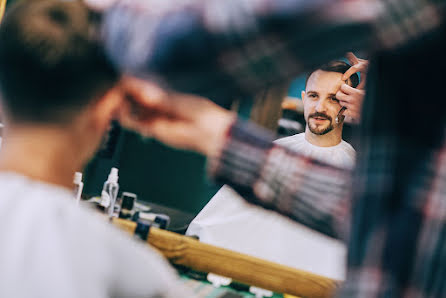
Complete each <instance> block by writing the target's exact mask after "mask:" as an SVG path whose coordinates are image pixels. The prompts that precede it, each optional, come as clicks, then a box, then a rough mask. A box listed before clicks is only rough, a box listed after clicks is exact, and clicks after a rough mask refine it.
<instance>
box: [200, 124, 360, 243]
mask: <svg viewBox="0 0 446 298" xmlns="http://www.w3.org/2000/svg"><path fill="white" fill-rule="evenodd" d="M272 140H273V136H272V134H271V133H269V132H267V131H266V130H263V129H261V128H259V127H257V126H255V125H254V124H252V123H245V122H243V121H240V120H239V121H238V122H236V123H235V124H234V125H233V126H232V127H231V129H230V132H229V136H228V138H227V144H226V145H225V146H224V149H223V150H222V152H221V154H220V156H218V157H217V158H214V159H211V160H210V161H209V172H210V174H211V175H212V176H213V177H214V178H215V179H217V180H218V181H221V182H223V183H228V184H230V185H231V187H233V188H234V189H236V190H237V191H238V192H239V193H240V194H241V195H242V196H243V197H244V198H245V199H247V200H248V201H251V202H253V203H255V204H258V205H262V206H263V207H265V208H269V209H273V210H276V211H278V212H280V213H282V214H285V215H287V216H289V217H291V218H292V219H294V220H296V221H298V222H300V223H303V224H304V225H306V226H309V227H311V228H313V229H315V230H317V231H319V232H322V233H324V234H326V235H328V236H331V237H335V238H340V239H343V238H344V237H345V233H346V228H347V225H346V223H347V222H348V220H349V214H350V196H349V189H351V188H350V185H349V184H350V181H351V173H350V172H349V171H347V170H342V169H338V168H335V167H331V166H327V165H325V164H322V163H319V162H318V161H316V160H313V159H310V158H306V157H303V156H301V155H300V154H299V153H297V152H293V151H289V150H288V149H286V148H285V147H282V146H279V145H276V144H274V143H272Z"/></svg>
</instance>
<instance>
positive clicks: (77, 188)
mask: <svg viewBox="0 0 446 298" xmlns="http://www.w3.org/2000/svg"><path fill="white" fill-rule="evenodd" d="M73 184H74V198H75V199H76V204H79V202H80V200H81V195H82V190H83V189H84V183H83V182H82V173H80V172H76V173H74V180H73Z"/></svg>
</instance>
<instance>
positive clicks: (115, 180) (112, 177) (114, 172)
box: [108, 168, 119, 183]
mask: <svg viewBox="0 0 446 298" xmlns="http://www.w3.org/2000/svg"><path fill="white" fill-rule="evenodd" d="M118 178H119V176H118V169H117V168H112V169H111V171H110V174H109V175H108V182H113V183H118Z"/></svg>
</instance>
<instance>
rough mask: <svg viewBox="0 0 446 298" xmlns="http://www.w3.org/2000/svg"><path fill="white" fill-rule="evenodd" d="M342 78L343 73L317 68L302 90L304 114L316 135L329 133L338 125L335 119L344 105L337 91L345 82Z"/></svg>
mask: <svg viewBox="0 0 446 298" xmlns="http://www.w3.org/2000/svg"><path fill="white" fill-rule="evenodd" d="M341 78H342V74H341V73H338V72H331V71H323V70H316V71H315V72H314V73H313V74H311V76H310V77H309V78H308V81H307V85H306V90H305V91H303V92H302V100H303V104H304V116H305V121H306V122H307V125H308V128H309V129H310V131H311V132H312V133H314V134H316V135H324V134H327V133H329V132H330V131H332V130H333V129H335V128H336V126H338V124H336V122H335V119H336V116H337V115H338V113H339V111H340V110H341V108H342V107H341V105H340V104H339V101H338V100H337V99H336V92H338V90H339V88H340V87H341V84H343V83H344V82H343V81H342V80H341Z"/></svg>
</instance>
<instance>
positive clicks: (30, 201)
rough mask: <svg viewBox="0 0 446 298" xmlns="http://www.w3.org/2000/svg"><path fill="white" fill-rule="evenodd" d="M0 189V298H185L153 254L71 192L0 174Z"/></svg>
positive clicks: (165, 264)
mask: <svg viewBox="0 0 446 298" xmlns="http://www.w3.org/2000/svg"><path fill="white" fill-rule="evenodd" d="M0 191H1V195H0V239H1V240H0V264H1V265H0V297H14V298H28V297H42V298H52V297H54V298H61V297H64V298H74V297H84V298H87V297H92V298H105V297H141V298H142V297H144V298H146V297H172V298H178V297H189V295H188V294H187V292H185V291H184V289H183V288H182V286H181V285H180V286H179V285H178V282H179V281H178V280H177V277H176V275H175V273H174V271H173V269H172V268H171V267H170V266H169V265H168V263H167V262H166V261H165V260H164V259H162V257H161V256H160V255H159V254H158V253H157V252H155V251H154V250H153V249H150V248H149V247H148V246H146V245H144V244H142V243H139V242H136V241H135V240H133V239H131V238H130V237H128V235H126V234H125V233H124V232H121V231H119V230H117V229H115V228H114V227H113V226H111V225H110V224H109V223H108V222H107V221H106V220H104V219H102V218H99V217H98V215H97V214H95V213H93V211H91V210H87V209H84V207H79V206H77V205H76V204H75V201H74V198H73V195H72V193H71V192H70V191H69V190H66V189H64V188H61V187H58V186H54V185H49V184H44V183H41V182H38V181H34V180H31V179H28V178H26V177H24V176H21V175H18V174H14V173H0Z"/></svg>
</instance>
